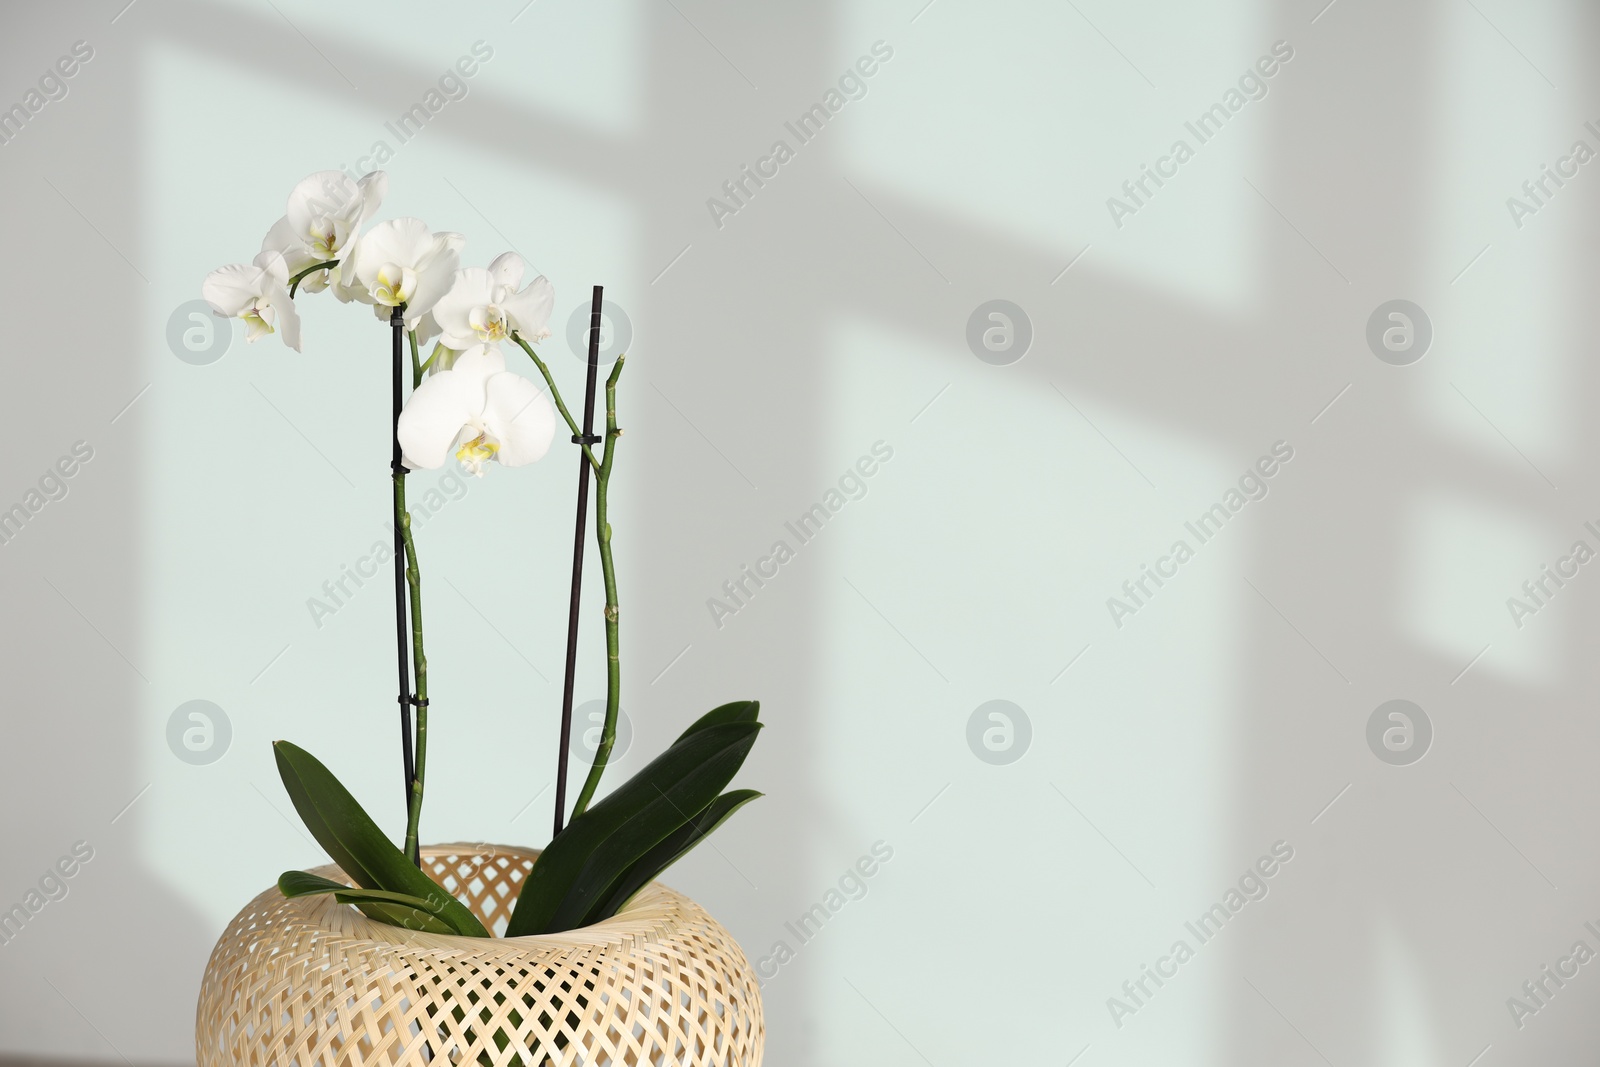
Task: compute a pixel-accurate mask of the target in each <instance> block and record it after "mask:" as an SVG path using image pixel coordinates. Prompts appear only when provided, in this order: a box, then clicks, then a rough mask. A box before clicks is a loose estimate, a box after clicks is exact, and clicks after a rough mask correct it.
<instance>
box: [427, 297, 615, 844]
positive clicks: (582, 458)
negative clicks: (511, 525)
mask: <svg viewBox="0 0 1600 1067" xmlns="http://www.w3.org/2000/svg"><path fill="white" fill-rule="evenodd" d="M600 294H601V287H600V286H598V285H597V286H595V287H594V304H593V305H592V306H591V308H590V310H589V378H588V382H587V384H586V385H585V388H584V394H583V434H582V436H581V437H574V438H573V439H572V440H573V442H574V443H582V444H587V445H594V444H597V443H598V442H599V440H600V439H599V438H598V437H596V436H595V433H594V382H595V376H596V374H597V372H598V371H599V368H600V312H601V308H602V301H601V296H600ZM397 336H398V335H397ZM396 351H398V349H396ZM396 366H398V364H396ZM396 447H398V446H396ZM588 517H589V458H588V456H587V455H584V454H582V453H581V452H580V453H579V455H578V521H577V531H576V533H575V534H574V535H573V539H572V602H571V605H570V607H569V608H568V609H567V678H566V684H565V685H564V686H563V687H562V690H561V750H560V752H559V753H557V755H556V818H555V833H557V834H559V833H561V828H562V826H563V824H564V820H565V819H566V813H567V752H568V750H569V749H570V748H571V745H572V687H573V682H574V679H575V677H576V674H577V669H578V594H579V592H580V590H581V589H582V586H583V550H584V540H583V537H584V525H585V520H587V519H588Z"/></svg>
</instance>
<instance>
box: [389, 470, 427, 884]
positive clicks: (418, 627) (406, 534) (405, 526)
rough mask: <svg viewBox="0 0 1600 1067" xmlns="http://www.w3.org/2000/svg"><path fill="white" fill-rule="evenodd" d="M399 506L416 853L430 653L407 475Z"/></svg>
mask: <svg viewBox="0 0 1600 1067" xmlns="http://www.w3.org/2000/svg"><path fill="white" fill-rule="evenodd" d="M395 501H396V504H395V506H396V510H397V512H398V513H399V519H400V534H401V536H402V537H403V538H404V540H405V546H406V584H407V585H408V586H410V587H411V669H412V675H413V677H414V678H415V680H416V684H415V689H416V694H415V695H416V708H417V751H416V773H415V775H414V776H413V777H412V779H411V802H410V803H409V804H408V805H407V810H406V846H405V853H406V855H407V856H411V857H413V858H415V857H416V856H417V854H418V853H417V849H418V843H417V827H418V824H419V823H420V822H421V820H422V789H423V782H424V781H425V779H426V778H427V773H428V657H427V654H426V653H424V652H423V650H422V570H421V568H419V567H418V566H417V549H416V545H415V544H414V543H413V542H412V538H411V513H410V512H409V511H407V510H406V483H405V476H404V475H398V476H397V477H396V478H395Z"/></svg>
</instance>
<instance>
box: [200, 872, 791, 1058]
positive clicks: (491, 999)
mask: <svg viewBox="0 0 1600 1067" xmlns="http://www.w3.org/2000/svg"><path fill="white" fill-rule="evenodd" d="M537 856H538V853H537V852H534V851H530V850H527V849H516V848H504V847H500V848H492V847H488V846H482V845H443V846H438V847H434V848H427V849H424V850H423V866H424V869H426V870H428V873H429V874H431V875H432V876H433V877H434V879H435V880H437V881H438V882H439V883H440V884H441V885H443V886H444V887H445V888H446V889H448V890H449V891H450V892H452V893H454V894H455V895H456V896H457V897H458V898H460V899H461V901H462V902H463V903H465V904H466V905H467V906H468V907H470V908H471V909H472V911H473V912H474V913H475V914H476V915H477V916H478V918H479V919H480V920H482V922H483V924H484V926H486V927H488V928H489V929H490V930H492V931H494V932H495V934H496V935H499V934H501V933H502V932H503V931H504V930H505V927H506V923H507V921H508V920H509V919H510V916H511V908H512V907H513V905H514V904H515V902H516V898H517V892H518V890H519V889H520V887H521V885H522V880H523V879H524V878H526V877H527V874H528V871H529V870H530V869H531V868H532V866H533V861H534V859H535V858H537ZM316 873H318V874H322V875H324V876H326V877H329V878H335V879H344V875H343V874H342V872H340V870H339V869H338V868H337V867H323V868H319V869H318V870H317V872H316ZM763 1040H764V1031H763V1027H762V1018H761V994H760V992H759V990H758V989H757V987H756V982H755V975H754V973H753V972H752V971H751V969H750V964H749V962H748V961H747V960H746V959H745V957H744V953H743V952H741V951H740V949H739V946H738V944H737V943H735V942H734V940H733V937H732V936H731V935H730V934H729V933H728V932H727V931H726V930H724V929H723V928H722V926H720V925H719V924H718V923H717V922H716V920H714V919H712V918H711V916H709V915H708V914H706V912H705V911H703V910H702V909H701V908H700V906H699V905H697V904H695V903H694V901H692V900H690V899H689V898H688V897H685V896H683V895H682V894H681V893H677V892H675V891H673V890H671V889H668V888H667V887H665V886H663V885H661V884H660V883H651V884H650V885H649V886H647V887H646V888H645V889H644V890H643V891H642V892H640V893H639V895H638V896H637V897H635V898H634V899H633V901H632V902H631V903H630V904H628V906H627V907H626V908H624V909H623V910H622V911H621V912H619V913H618V914H616V915H615V916H613V917H612V918H610V919H607V920H605V921H604V922H601V923H597V924H595V925H594V926H589V927H585V928H583V929H581V930H569V931H565V932H563V933H559V934H550V935H544V936H538V937H519V938H509V939H507V938H502V937H499V936H496V937H495V938H493V939H488V940H486V939H483V938H471V937H455V936H446V935H442V934H426V933H416V932H413V931H409V930H402V929H400V928H399V927H395V926H388V925H385V924H383V923H378V922H375V921H373V920H371V919H369V918H367V917H366V916H365V915H362V914H361V913H360V912H359V911H357V910H356V909H355V908H353V907H350V906H349V905H345V904H339V903H337V902H336V901H334V899H333V898H332V897H331V896H312V897H300V898H298V899H295V900H286V899H284V897H283V895H282V894H281V893H279V892H278V890H277V888H276V887H274V888H272V889H269V890H268V891H267V892H265V893H262V894H261V895H260V896H258V897H256V899H255V900H253V901H251V902H250V903H249V904H248V905H247V906H246V907H245V909H244V910H243V911H241V912H240V913H239V914H238V916H237V917H236V918H235V919H234V920H233V922H232V923H230V924H229V926H228V929H227V930H226V931H225V932H224V933H223V935H222V939H221V940H220V941H218V942H217V947H216V948H215V949H214V950H213V951H212V953H211V961H210V963H209V964H207V966H206V973H205V980H204V982H203V983H202V985H201V990H200V1005H199V1009H198V1012H197V1018H196V1024H195V1045H196V1053H197V1057H198V1061H199V1067H291V1065H292V1067H441V1065H444V1064H450V1065H461V1067H511V1065H516V1067H547V1065H548V1067H554V1065H561V1067H579V1065H583V1067H679V1065H682V1067H759V1064H760V1063H761V1054H762V1045H763Z"/></svg>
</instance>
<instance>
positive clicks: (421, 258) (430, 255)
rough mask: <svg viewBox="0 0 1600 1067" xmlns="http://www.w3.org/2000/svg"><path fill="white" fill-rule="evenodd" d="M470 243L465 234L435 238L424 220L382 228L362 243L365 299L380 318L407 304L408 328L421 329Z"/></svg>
mask: <svg viewBox="0 0 1600 1067" xmlns="http://www.w3.org/2000/svg"><path fill="white" fill-rule="evenodd" d="M466 243H467V239H466V238H465V237H463V236H461V235H460V234H459V233H443V232H442V233H431V232H430V231H429V230H428V224H427V223H425V222H423V221H422V220H421V219H413V218H401V219H390V220H389V221H387V222H380V223H379V224H378V225H376V226H374V227H373V228H372V229H370V230H368V231H367V232H366V233H365V234H364V235H362V237H361V240H360V241H358V242H357V243H356V250H355V255H354V257H353V259H354V264H355V276H356V281H357V282H358V283H359V284H360V286H361V288H362V289H363V290H364V292H363V293H362V295H361V299H362V300H370V301H372V302H373V303H374V304H377V305H378V307H377V309H376V310H377V312H378V317H379V318H387V317H388V314H389V313H388V311H386V310H385V309H386V308H392V307H397V306H399V305H401V304H404V305H405V307H406V310H405V323H406V328H407V329H412V328H415V327H416V325H417V322H418V320H420V319H421V318H422V316H423V315H425V314H426V313H427V312H429V311H431V310H432V309H433V305H434V304H435V303H436V302H438V300H439V298H440V297H441V296H443V295H444V294H445V293H446V292H448V291H449V289H450V283H451V280H452V279H453V278H454V277H455V273H456V267H458V266H459V265H460V262H461V249H462V248H463V247H464V246H465V245H466Z"/></svg>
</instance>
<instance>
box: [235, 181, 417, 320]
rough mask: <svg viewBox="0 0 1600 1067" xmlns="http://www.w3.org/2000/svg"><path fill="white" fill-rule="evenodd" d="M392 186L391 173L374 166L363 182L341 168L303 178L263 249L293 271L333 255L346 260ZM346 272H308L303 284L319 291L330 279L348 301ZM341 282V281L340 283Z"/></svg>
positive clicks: (300, 269) (324, 261)
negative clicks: (281, 258)
mask: <svg viewBox="0 0 1600 1067" xmlns="http://www.w3.org/2000/svg"><path fill="white" fill-rule="evenodd" d="M388 191H389V176H388V175H387V174H386V173H384V172H383V171H381V170H375V171H373V172H372V173H371V174H368V175H366V176H365V177H363V178H362V179H361V180H360V181H352V180H351V178H350V177H349V175H347V174H345V173H343V172H342V171H337V170H319V171H317V172H316V173H315V174H312V175H310V176H308V177H306V178H304V179H303V180H302V181H301V182H300V183H299V184H298V185H296V186H295V187H294V190H293V191H292V192H290V193H289V205H288V208H287V209H286V211H285V213H284V216H283V218H281V219H279V220H278V221H277V222H275V223H273V225H272V229H270V230H268V231H267V236H266V238H265V239H264V240H262V242H261V250H262V251H267V250H269V249H270V250H272V251H275V252H279V253H281V254H282V255H283V258H284V261H285V263H287V265H288V268H289V274H290V275H291V276H293V275H296V274H299V273H300V272H301V271H303V270H305V269H306V268H307V267H309V266H312V265H313V264H316V263H327V262H329V261H330V260H332V261H335V262H337V263H339V265H340V266H342V265H343V264H344V261H345V260H347V259H348V258H349V257H350V255H351V253H352V252H354V251H355V246H356V240H357V238H358V236H359V234H360V231H361V227H362V226H363V225H365V224H366V222H367V220H368V219H370V218H372V216H373V214H374V213H375V212H376V211H377V210H378V205H379V204H381V203H382V202H383V197H384V194H385V193H387V192H388ZM348 273H349V272H348V271H346V272H344V275H343V276H341V274H340V271H339V267H337V266H336V267H332V268H330V269H328V270H319V271H317V272H316V273H314V274H310V275H308V276H307V277H306V278H305V280H304V281H302V282H301V285H302V286H304V287H305V289H306V290H307V291H308V292H313V293H318V292H321V291H322V290H323V289H326V288H327V287H328V286H329V284H333V285H334V295H336V296H338V297H339V298H340V299H341V300H349V299H351V297H352V295H354V294H353V293H352V292H351V291H350V290H349V289H348V285H349V277H348ZM341 283H342V284H341Z"/></svg>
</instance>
